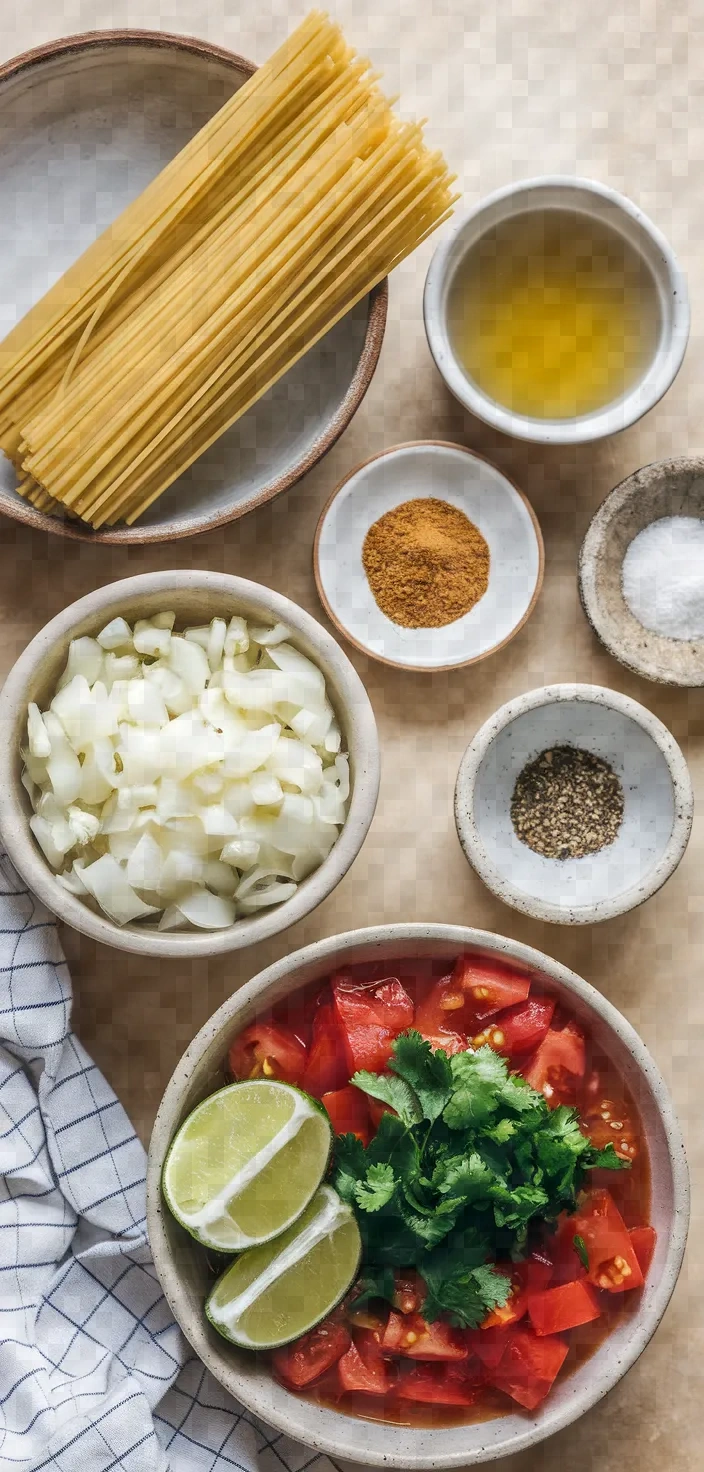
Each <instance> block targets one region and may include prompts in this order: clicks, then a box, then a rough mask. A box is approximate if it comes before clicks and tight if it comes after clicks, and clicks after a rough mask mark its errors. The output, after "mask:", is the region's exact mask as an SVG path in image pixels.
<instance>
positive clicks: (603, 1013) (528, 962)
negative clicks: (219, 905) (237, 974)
mask: <svg viewBox="0 0 704 1472" xmlns="http://www.w3.org/2000/svg"><path fill="white" fill-rule="evenodd" d="M470 948H471V949H474V950H478V951H480V952H482V953H483V954H485V955H488V956H498V957H501V958H504V959H506V960H508V961H510V962H511V963H512V964H514V965H517V966H518V967H519V968H520V969H521V970H522V971H525V972H527V973H528V974H529V975H530V976H531V977H532V978H535V979H536V981H539V983H540V985H541V987H544V988H545V989H546V990H548V991H550V992H552V994H553V995H554V996H555V997H556V998H557V999H558V1001H561V1002H564V1004H565V1005H566V1006H567V1007H569V1009H570V1011H571V1012H573V1013H574V1014H575V1016H576V1017H577V1018H578V1019H579V1020H580V1021H581V1022H583V1023H584V1024H585V1025H586V1027H587V1028H588V1030H589V1031H590V1033H591V1035H592V1037H593V1038H594V1042H595V1045H596V1046H597V1047H598V1048H599V1049H600V1050H601V1051H603V1052H604V1053H606V1055H607V1057H609V1058H610V1059H611V1061H612V1063H613V1065H614V1067H615V1068H616V1069H617V1070H618V1073H619V1074H620V1075H621V1076H622V1078H623V1080H624V1083H625V1085H626V1087H627V1089H628V1090H629V1092H630V1093H631V1094H632V1095H633V1097H634V1099H635V1102H636V1104H637V1106H638V1110H639V1113H640V1116H641V1119H642V1121H643V1127H644V1131H645V1135H646V1139H647V1144H648V1154H649V1160H650V1172H651V1181H652V1201H651V1213H650V1220H651V1222H652V1224H653V1226H654V1227H655V1229H656V1232H657V1246H656V1250H655V1257H654V1258H653V1264H652V1267H651V1270H650V1273H649V1275H648V1280H647V1283H646V1285H645V1288H644V1289H643V1291H642V1294H641V1295H640V1296H639V1299H638V1302H637V1303H635V1304H634V1305H633V1312H629V1313H627V1314H625V1315H624V1316H623V1320H622V1322H620V1323H619V1324H617V1325H616V1326H615V1327H614V1329H613V1331H612V1332H611V1334H610V1335H609V1337H608V1338H607V1339H605V1340H604V1342H603V1343H602V1344H600V1345H599V1347H598V1349H597V1350H596V1351H595V1353H594V1354H593V1355H592V1356H591V1357H590V1358H589V1359H588V1360H587V1361H586V1362H585V1363H583V1364H581V1365H580V1366H579V1367H578V1368H577V1369H576V1370H575V1371H574V1372H573V1373H572V1374H571V1375H568V1376H566V1377H565V1378H564V1379H563V1380H560V1381H558V1383H557V1385H556V1386H555V1388H554V1390H553V1391H552V1393H551V1395H550V1396H549V1397H548V1399H547V1400H546V1401H545V1402H544V1404H543V1405H542V1406H540V1407H539V1409H538V1410H537V1411H535V1412H532V1413H529V1412H526V1413H521V1412H517V1413H509V1414H507V1415H505V1416H501V1417H499V1418H497V1419H496V1420H492V1421H484V1422H479V1423H475V1424H473V1425H462V1426H446V1427H435V1428H428V1429H425V1428H420V1427H407V1426H395V1425H389V1424H385V1423H383V1422H371V1421H363V1420H360V1419H358V1418H357V1417H355V1416H346V1415H342V1414H341V1413H340V1412H339V1411H336V1410H333V1409H331V1408H330V1407H327V1406H323V1405H316V1404H314V1403H312V1402H311V1401H307V1400H303V1399H301V1398H300V1397H299V1396H297V1395H293V1394H292V1393H291V1392H290V1391H289V1390H286V1389H285V1388H284V1386H283V1385H280V1384H278V1382H277V1381H275V1380H274V1378H273V1376H272V1374H271V1372H270V1370H269V1367H268V1365H267V1363H266V1361H265V1360H264V1359H263V1358H261V1357H259V1356H257V1355H253V1354H249V1353H247V1351H246V1350H238V1349H236V1348H235V1346H234V1345H231V1344H228V1343H227V1341H226V1340H224V1339H221V1338H220V1336H219V1335H218V1334H217V1333H216V1332H215V1330H214V1329H213V1328H212V1326H211V1325H210V1324H209V1323H208V1321H207V1319H206V1317H205V1313H204V1311H203V1304H204V1300H205V1297H206V1293H207V1291H208V1288H209V1287H210V1285H211V1284H212V1278H211V1277H210V1275H209V1272H208V1268H207V1265H206V1260H205V1253H204V1252H203V1249H202V1248H200V1247H199V1246H198V1244H197V1243H196V1242H194V1240H193V1238H192V1237H189V1236H188V1234H187V1233H186V1232H184V1230H183V1228H182V1227H180V1226H179V1225H178V1223H177V1222H176V1221H175V1220H174V1218H173V1217H172V1216H171V1214H170V1212H169V1211H168V1210H167V1209H166V1207H165V1206H164V1204H163V1202H162V1197H161V1171H162V1166H163V1163H164V1158H165V1155H166V1151H167V1149H168V1147H169V1144H170V1141H171V1140H172V1139H173V1136H174V1134H175V1132H176V1130H177V1129H178V1127H179V1125H180V1124H181V1123H182V1121H183V1120H184V1118H185V1117H186V1115H187V1114H189V1113H190V1111H191V1110H192V1109H193V1108H194V1107H195V1105H196V1104H198V1103H200V1101H201V1099H204V1098H205V1097H206V1096H207V1095H208V1094H210V1093H212V1092H213V1091H214V1090H215V1089H216V1088H218V1087H220V1085H221V1084H222V1083H223V1082H224V1068H225V1060H226V1056H227V1049H228V1045H229V1043H230V1042H231V1040H232V1038H233V1037H234V1036H235V1035H236V1034H237V1033H238V1032H240V1031H241V1030H242V1028H244V1027H246V1026H247V1024H248V1023H249V1022H251V1021H252V1019H253V1018H254V1017H255V1016H256V1015H257V1013H258V1012H260V1011H261V1010H262V1009H264V1008H266V1007H269V1006H271V1005H273V1004H274V1003H276V1002H279V1001H281V999H282V998H283V997H286V996H289V995H292V994H295V993H296V992H297V991H298V990H299V989H300V988H301V987H304V986H307V985H309V984H310V983H311V982H320V981H321V980H322V979H323V978H324V977H325V976H328V975H329V974H330V972H331V971H334V970H337V969H338V968H340V967H342V966H348V965H352V964H354V963H356V962H360V961H364V962H369V961H373V962H383V961H393V960H402V959H403V958H404V957H407V958H409V959H410V958H412V957H420V958H427V959H429V958H434V959H437V960H443V961H448V962H452V961H453V960H454V959H455V957H456V956H457V955H458V953H459V952H461V951H463V950H467V949H470ZM688 1223H689V1180H688V1174H687V1163H686V1159H685V1154H684V1145H683V1142H682V1137H681V1134H680V1129H679V1125H678V1123H677V1119H676V1117H675V1114H674V1110H673V1108H672V1104H671V1101H670V1097H669V1094H668V1091H667V1087H666V1085H665V1083H664V1081H663V1079H662V1077H661V1075H660V1073H659V1071H658V1069H657V1067H656V1065H655V1063H654V1062H653V1060H652V1058H651V1057H650V1054H649V1053H648V1052H647V1050H646V1048H645V1047H644V1045H643V1043H642V1042H641V1041H640V1038H639V1037H638V1035H637V1033H636V1032H634V1030H633V1028H632V1027H631V1026H630V1023H628V1022H627V1021H626V1019H625V1018H624V1017H622V1016H621V1013H620V1012H618V1011H617V1010H616V1008H615V1007H613V1006H612V1005H611V1003H610V1002H608V1001H607V1000H606V998H605V997H603V996H601V994H600V993H599V992H597V991H595V990H594V988H593V987H591V986H589V985H588V983H587V982H586V981H582V979H581V978H580V977H579V976H575V974H574V972H572V971H568V969H567V967H566V966H561V965H560V964H559V963H558V962H557V961H553V960H551V959H550V957H549V956H546V955H543V954H542V952H540V951H536V950H533V949H532V948H531V947H530V946H524V945H521V944H519V943H518V942H517V941H514V940H508V939H506V938H505V937H503V936H499V935H490V934H488V933H487V932H486V931H482V930H470V929H468V928H467V927H466V926H463V925H436V924H428V925H421V924H402V925H380V926H374V927H372V928H369V929H366V930H353V931H350V932H348V933H347V934H346V935H336V936H332V937H330V938H328V939H326V940H321V941H316V942H315V944H313V945H310V946H306V947H305V948H304V949H303V950H300V951H296V952H295V953H294V954H293V955H290V956H285V957H284V958H283V960H280V961H276V962H275V963H274V965H273V966H269V967H268V969H267V970H266V971H262V972H261V973H260V974H259V975H258V976H255V977H254V979H253V980H252V981H249V982H247V984H246V985H245V986H243V987H242V988H241V989H240V990H239V991H238V992H235V994H234V995H233V996H231V997H229V998H228V1000H227V1001H226V1002H225V1003H224V1004H223V1006H222V1007H220V1008H219V1010H218V1011H217V1012H216V1013H215V1014H214V1015H213V1016H212V1017H211V1018H210V1021H209V1022H206V1024H205V1026H204V1027H203V1028H201V1031H200V1032H199V1033H198V1035H197V1037H196V1038H194V1040H193V1042H192V1043H191V1045H190V1047H189V1048H188V1049H187V1051H186V1052H185V1053H184V1055H183V1058H182V1059H181V1062H180V1063H179V1065H178V1067H177V1068H176V1071H175V1073H174V1075H173V1077H172V1079H171V1082H170V1083H169V1085H168V1087H167V1089H166V1093H165V1094H164V1097H163V1099H162V1102H161V1105H160V1108H159V1113H158V1115H157V1118H156V1123H155V1125H154V1130H153V1133H152V1138H151V1144H150V1147H149V1162H148V1166H147V1227H148V1232H149V1241H150V1243H151V1248H152V1252H153V1254H154V1264H155V1267H156V1271H157V1274H158V1277H159V1281H160V1283H161V1286H162V1288H163V1290H164V1293H165V1294H166V1297H167V1299H168V1302H169V1305H170V1307H171V1310H172V1312H173V1314H174V1317H175V1318H176V1320H177V1322H178V1323H179V1325H180V1327H181V1328H182V1330H183V1332H184V1334H185V1335H186V1338H187V1339H188V1340H189V1341H190V1343H191V1344H192V1346H193V1348H194V1350H195V1351H196V1354H198V1355H199V1356H200V1358H201V1359H202V1360H203V1362H204V1364H205V1365H207V1367H208V1369H209V1370H210V1371H211V1372H212V1374H213V1375H214V1376H215V1378H216V1380H219V1381H220V1384H221V1385H224V1387H225V1389H226V1390H228V1391H229V1392H230V1393H231V1395H234V1396H235V1397H236V1399H237V1400H239V1401H241V1403H242V1404H243V1405H244V1406H246V1407H247V1409H248V1410H249V1411H252V1412H254V1414H256V1415H258V1416H261V1417H262V1418H263V1420H264V1421H267V1422H268V1423H269V1424H270V1425H271V1426H274V1427H276V1429H277V1430H278V1431H281V1432H284V1433H285V1434H286V1435H288V1436H293V1437H297V1438H298V1440H300V1441H302V1442H304V1443H305V1444H306V1445H307V1446H310V1447H313V1448H314V1449H315V1451H319V1452H326V1453H328V1454H329V1455H330V1456H332V1457H335V1458H343V1459H346V1460H348V1461H352V1462H362V1463H364V1464H365V1465H367V1466H371V1467H398V1468H401V1469H403V1472H422V1469H425V1468H428V1469H430V1468H433V1469H445V1468H451V1467H475V1466H477V1465H478V1464H479V1463H482V1462H492V1461H495V1460H496V1459H497V1458H499V1457H505V1456H508V1455H510V1454H511V1453H513V1452H520V1451H524V1450H526V1449H527V1448H528V1447H531V1446H535V1445H536V1444H538V1443H539V1442H542V1441H544V1440H545V1438H546V1437H548V1436H552V1435H553V1434H554V1432H556V1431H561V1430H563V1429H564V1427H566V1426H569V1425H571V1424H572V1423H573V1422H574V1421H576V1420H577V1419H578V1418H579V1417H580V1416H582V1415H583V1414H584V1412H585V1411H588V1410H589V1409H590V1408H591V1407H592V1406H594V1405H596V1404H597V1402H598V1401H600V1400H601V1399H602V1397H603V1396H605V1395H606V1394H607V1393H608V1391H610V1390H612V1389H613V1387H614V1386H615V1385H616V1384H618V1381H619V1380H621V1379H622V1377H623V1376H624V1375H625V1374H626V1371H627V1370H629V1369H630V1368H631V1366H632V1365H633V1364H635V1361H636V1360H637V1359H638V1356H639V1355H640V1354H642V1352H643V1350H644V1349H645V1347H646V1345H647V1344H648V1342H649V1340H650V1339H651V1338H652V1336H653V1334H654V1333H655V1330H656V1329H657V1326H658V1324H659V1323H660V1320H661V1318H662V1316H663V1314H664V1312H665V1309H666V1308H667V1305H668V1303H669V1301H670V1297H671V1295H672V1292H673V1290H674V1287H675V1284H676V1282H677V1277H678V1274H679V1271H680V1267H681V1264H682V1256H683V1253H684V1248H685V1242H686V1238H687V1227H688Z"/></svg>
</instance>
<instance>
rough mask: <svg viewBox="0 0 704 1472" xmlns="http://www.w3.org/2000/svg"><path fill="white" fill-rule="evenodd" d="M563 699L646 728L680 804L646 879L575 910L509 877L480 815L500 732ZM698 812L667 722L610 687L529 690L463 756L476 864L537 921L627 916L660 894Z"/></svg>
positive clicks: (504, 896) (460, 822) (464, 825)
mask: <svg viewBox="0 0 704 1472" xmlns="http://www.w3.org/2000/svg"><path fill="white" fill-rule="evenodd" d="M561 701H583V702H584V703H585V704H587V705H601V706H605V707H606V708H607V709H608V710H615V711H618V712H619V714H620V715H623V716H626V717H627V718H628V719H629V720H632V721H634V722H635V723H636V725H638V726H640V727H641V728H642V730H644V731H646V732H647V734H648V735H649V736H650V737H651V738H652V740H653V741H654V742H655V745H656V746H657V748H658V750H659V751H661V752H662V755H663V757H664V758H665V761H666V763H667V767H668V771H669V773H670V777H671V779H672V787H673V795H674V808H675V816H674V821H673V824H672V833H671V834H670V838H669V841H668V843H667V846H666V848H665V850H664V852H663V853H662V854H661V856H660V858H659V859H658V861H657V863H656V864H654V865H653V867H652V869H651V870H650V873H649V874H648V875H647V876H646V877H645V879H643V880H641V881H640V882H639V883H638V884H635V885H632V886H631V887H630V888H629V889H625V890H623V891H622V892H621V894H619V895H618V896H615V897H614V899H612V900H599V901H597V902H596V903H595V904H593V905H575V906H573V907H571V908H570V910H569V913H566V912H565V910H563V909H561V908H560V906H559V905H553V904H551V903H550V901H549V900H541V899H538V898H537V896H533V895H527V894H526V893H525V892H524V891H523V890H520V889H517V888H516V887H515V886H514V885H513V884H512V883H511V881H510V879H507V878H506V876H505V875H504V874H503V873H502V872H501V870H500V869H498V868H497V866H496V864H494V862H493V860H492V859H490V858H489V855H488V853H487V851H486V848H485V846H484V844H483V842H482V839H481V836H480V833H479V829H478V827H477V823H476V820H475V817H474V797H475V791H476V785H477V778H478V776H479V770H480V767H481V765H482V762H483V761H484V758H485V756H486V754H487V752H488V750H489V747H490V746H492V745H493V743H494V741H495V740H496V738H497V736H498V735H499V733H500V732H501V731H503V730H505V728H506V726H510V724H511V722H512V721H515V720H517V719H518V717H519V716H522V715H525V713H526V711H529V710H537V709H538V708H539V707H540V706H543V705H555V704H558V703H559V702H561ZM693 816H694V793H693V791H692V779H691V777H690V775H689V768H688V766H687V763H686V761H685V759H684V757H683V755H682V752H681V751H680V748H679V746H678V745H677V742H676V741H675V739H674V737H673V736H671V734H670V732H669V731H668V729H667V726H664V725H663V723H662V721H659V720H658V718H657V716H654V715H653V714H652V712H651V711H649V710H646V708H645V706H644V705H639V704H638V701H637V700H631V699H630V697H629V696H627V695H619V694H618V692H617V691H615V690H607V689H606V688H605V687H604V686H602V685H544V686H542V687H541V688H540V689H538V690H529V691H528V692H527V694H525V695H519V696H517V697H516V699H515V700H509V701H508V702H507V704H506V705H502V706H501V707H500V708H499V710H497V711H496V712H495V714H494V715H493V716H490V717H489V720H488V721H486V722H485V723H484V725H483V726H481V727H480V729H479V730H478V731H477V734H476V736H475V737H474V740H473V741H471V742H470V744H469V746H468V747H467V750H466V751H465V753H464V756H463V757H462V761H461V762H460V766H459V771H458V773H457V783H456V786H455V824H456V827H457V835H458V838H459V840H460V843H461V845H462V848H463V849H464V853H465V855H466V857H467V859H468V860H469V862H470V864H471V865H472V868H473V869H476V872H477V874H478V875H479V877H480V879H483V880H484V883H485V884H486V886H487V888H488V889H490V890H491V891H492V893H493V894H495V895H497V896H498V898H499V899H500V900H503V901H504V904H507V905H511V906H512V907H513V909H514V910H521V911H522V913H523V914H524V915H532V916H533V917H534V918H535V919H537V920H548V921H552V922H553V923H554V924H556V925H592V924H594V923H595V922H596V921H600V920H613V918H614V916H616V915H624V914H625V913H626V911H628V910H633V909H635V908H636V907H637V906H638V905H642V904H643V903H644V901H645V900H648V899H650V897H651V895H654V894H657V891H658V890H659V889H662V886H663V884H665V883H666V881H667V880H668V879H669V878H670V875H671V874H674V871H675V869H676V868H677V865H678V864H679V862H680V860H681V859H682V857H683V855H684V852H685V849H686V847H687V844H688V843H689V835H690V833H691V831H692V820H693Z"/></svg>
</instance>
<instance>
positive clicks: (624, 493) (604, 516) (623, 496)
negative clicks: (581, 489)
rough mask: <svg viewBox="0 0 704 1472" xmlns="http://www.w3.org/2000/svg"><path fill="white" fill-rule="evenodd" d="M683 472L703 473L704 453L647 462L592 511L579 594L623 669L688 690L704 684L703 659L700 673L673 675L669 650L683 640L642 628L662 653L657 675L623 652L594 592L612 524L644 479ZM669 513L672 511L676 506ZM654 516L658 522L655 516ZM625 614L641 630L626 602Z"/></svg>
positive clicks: (703, 646)
mask: <svg viewBox="0 0 704 1472" xmlns="http://www.w3.org/2000/svg"><path fill="white" fill-rule="evenodd" d="M682 474H687V475H691V476H692V477H693V478H696V477H699V476H703V475H704V455H679V456H676V457H675V458H674V459H672V460H658V461H653V462H652V463H651V464H650V465H644V466H642V467H641V469H640V470H635V471H634V472H633V474H632V475H628V476H626V479H625V480H622V481H620V483H619V484H618V485H617V486H615V487H614V489H613V491H610V492H609V494H608V496H607V497H606V499H605V500H604V501H602V503H601V506H600V507H599V508H598V510H597V511H595V512H594V515H593V517H592V519H591V521H590V523H589V526H588V528H587V533H586V536H585V538H584V541H583V542H582V546H581V548H580V553H579V596H580V598H581V601H582V608H583V609H584V613H585V615H586V618H587V620H588V622H589V623H590V624H591V627H592V628H593V630H594V633H595V634H596V636H597V638H598V639H600V640H601V642H602V644H603V645H604V648H605V649H608V651H609V654H613V656H614V659H617V660H618V661H619V663H620V664H622V665H625V667H626V669H629V670H632V671H633V673H634V674H635V675H642V676H643V677H644V678H645V679H646V680H653V681H654V682H656V683H657V684H658V685H677V686H679V687H681V688H684V689H687V690H694V689H697V688H698V687H699V686H701V685H704V657H702V658H701V671H700V673H699V675H698V676H697V675H696V674H693V672H686V671H683V672H682V675H681V677H680V676H679V675H678V674H677V673H676V669H675V666H674V665H672V664H669V663H668V662H667V661H668V654H669V653H670V651H671V650H672V649H674V648H678V647H679V648H680V649H681V647H682V644H681V642H680V641H679V640H676V639H667V638H664V637H662V636H661V635H659V634H655V633H653V632H652V630H650V629H644V630H643V635H644V637H645V638H647V641H648V646H649V647H650V649H651V650H655V651H656V652H657V653H659V654H660V655H661V664H660V671H661V672H660V673H658V674H655V672H654V670H653V667H652V662H650V663H649V662H648V661H646V660H642V661H641V660H638V659H637V658H636V657H635V656H634V655H633V654H632V653H630V654H627V653H626V651H625V649H624V647H623V645H622V644H621V643H620V641H619V640H618V638H616V637H614V620H613V619H608V618H607V616H606V614H605V612H604V610H603V609H602V605H601V600H600V598H599V594H598V591H597V573H598V569H599V565H600V563H601V559H602V557H603V555H604V550H605V548H606V546H607V544H608V542H609V540H610V538H611V535H612V532H613V528H614V527H615V526H617V525H618V523H619V521H620V520H621V518H622V517H623V516H624V514H625V513H627V511H628V507H629V506H630V505H631V503H632V502H633V501H635V500H637V498H638V497H639V495H640V494H641V491H642V487H643V481H644V479H645V478H646V477H649V476H653V477H654V476H657V478H658V480H660V481H661V482H662V485H663V487H665V486H666V485H667V481H668V478H669V477H671V476H677V475H682ZM666 514H667V512H666V508H665V507H664V506H663V508H662V510H661V511H660V512H658V516H662V515H666ZM673 514H675V510H674V508H673ZM677 514H678V515H680V516H681V515H684V514H686V513H685V512H684V510H683V509H682V507H681V506H678V508H677ZM653 519H654V520H656V519H657V517H656V518H653ZM623 617H624V619H628V620H629V622H630V621H633V623H635V625H636V626H637V627H638V628H639V629H640V624H638V621H637V619H634V616H633V614H632V613H631V611H630V609H629V607H628V605H627V604H626V603H625V602H624V603H623ZM692 642H693V643H694V642H695V641H692ZM696 645H697V648H698V650H702V652H703V654H704V640H702V639H698V640H696ZM665 667H667V668H668V669H670V671H671V673H670V675H669V677H668V676H665V674H664V673H662V671H663V670H664V668H665Z"/></svg>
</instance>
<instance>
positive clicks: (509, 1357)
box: [489, 1326, 568, 1411]
mask: <svg viewBox="0 0 704 1472" xmlns="http://www.w3.org/2000/svg"><path fill="white" fill-rule="evenodd" d="M567 1350H568V1346H567V1343H566V1341H565V1340H564V1339H560V1338H558V1337H557V1336H555V1337H548V1338H544V1339H539V1338H538V1336H537V1334H535V1333H534V1331H533V1330H532V1329H524V1328H523V1326H520V1327H518V1328H516V1329H510V1330H509V1332H508V1343H507V1345H506V1349H505V1350H504V1353H503V1355H502V1356H501V1359H500V1361H499V1364H498V1365H497V1367H496V1369H495V1370H492V1371H491V1372H489V1373H490V1377H491V1382H492V1384H493V1385H495V1386H496V1387H497V1389H498V1390H503V1391H504V1392H505V1394H506V1395H510V1396H511V1398H512V1399H513V1400H516V1401H518V1404H519V1405H521V1406H523V1407H524V1408H525V1410H527V1411H533V1410H535V1407H536V1406H539V1405H540V1402H541V1401H542V1400H544V1399H545V1397H546V1395H547V1394H548V1392H549V1391H550V1390H551V1388H552V1386H553V1384H554V1382H555V1379H556V1377H557V1375H558V1374H559V1372H560V1370H561V1368H562V1366H563V1364H564V1362H565V1359H566V1357H567Z"/></svg>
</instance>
